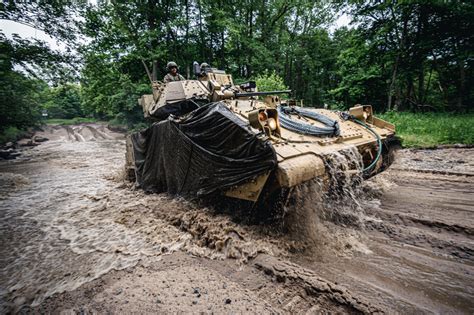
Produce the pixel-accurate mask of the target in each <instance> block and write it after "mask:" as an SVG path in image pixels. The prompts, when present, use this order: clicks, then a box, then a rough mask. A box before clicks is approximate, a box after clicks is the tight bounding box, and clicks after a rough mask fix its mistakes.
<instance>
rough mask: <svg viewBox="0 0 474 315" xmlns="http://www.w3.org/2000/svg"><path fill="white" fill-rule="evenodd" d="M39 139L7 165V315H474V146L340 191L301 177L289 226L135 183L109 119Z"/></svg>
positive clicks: (0, 182) (3, 175) (0, 258)
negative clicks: (126, 173)
mask: <svg viewBox="0 0 474 315" xmlns="http://www.w3.org/2000/svg"><path fill="white" fill-rule="evenodd" d="M39 136H41V137H46V138H48V139H49V141H46V142H43V143H42V144H41V145H39V146H35V147H33V148H28V149H24V150H23V151H22V152H21V153H22V154H21V156H20V157H18V158H17V159H15V160H8V161H0V189H1V193H0V242H1V246H0V268H1V269H0V312H1V313H6V312H18V311H25V312H29V311H31V312H48V313H49V312H53V313H59V312H66V313H68V312H74V313H77V312H82V313H84V312H85V313H89V312H93V313H109V312H112V313H123V312H126V313H130V312H137V313H138V312H139V313H147V312H148V313H149V312H157V311H159V312H176V311H180V312H193V313H194V312H195V313H197V312H205V313H212V312H214V313H226V312H239V313H245V312H255V313H257V312H258V313H308V314H312V313H319V312H323V313H324V312H332V313H333V312H338V313H377V312H381V313H393V312H398V313H420V312H422V313H473V312H474V302H473V300H474V299H473V295H474V285H473V283H474V257H473V255H474V242H473V239H474V216H473V211H474V177H473V174H474V157H473V153H474V149H470V148H448V149H441V150H403V151H401V152H399V155H398V158H397V161H396V163H395V164H394V165H393V166H392V168H391V169H390V170H389V171H387V172H385V173H383V174H380V175H378V176H376V177H375V178H373V179H371V180H369V181H367V182H365V183H363V184H362V185H361V186H358V187H357V188H354V187H352V186H351V185H352V184H351V183H352V178H349V177H348V178H347V186H346V187H345V189H343V191H338V190H336V189H334V190H332V195H331V196H326V195H324V194H322V193H321V183H319V182H318V181H315V182H313V183H310V184H307V185H303V186H302V187H299V188H298V189H297V190H296V191H295V192H294V194H295V198H294V204H293V205H292V206H290V207H289V208H288V209H287V211H288V213H289V216H288V218H291V221H294V222H296V223H294V224H293V225H292V227H293V228H292V229H291V228H290V233H282V229H280V228H276V227H274V226H268V225H266V226H256V225H246V224H242V223H237V222H236V221H235V220H233V218H232V216H230V215H226V214H223V212H226V211H223V210H225V209H211V208H209V207H204V206H202V205H201V204H200V203H197V202H190V201H186V200H182V199H179V198H172V197H170V196H167V195H165V194H160V195H147V194H144V193H143V192H142V191H140V190H136V189H135V188H134V187H133V185H131V184H128V183H125V182H124V181H123V180H122V178H123V174H122V169H123V164H124V151H125V149H124V147H125V141H124V139H123V135H121V134H118V133H114V132H112V131H110V130H109V129H107V127H106V126H104V125H95V124H84V125H81V126H72V127H59V126H56V127H48V128H47V129H45V131H44V132H43V133H41V134H40V135H39ZM331 160H332V162H331V165H332V166H334V173H335V174H338V176H345V175H344V174H345V173H344V169H345V168H347V166H348V165H349V164H351V163H352V164H357V157H355V156H354V155H353V152H352V153H351V152H345V153H344V154H342V155H337V156H334V157H332V159H331ZM346 173H347V172H346ZM351 177H353V176H351ZM344 180H346V178H344ZM298 218H299V219H300V220H298ZM301 218H304V219H303V220H301ZM295 224H296V225H295Z"/></svg>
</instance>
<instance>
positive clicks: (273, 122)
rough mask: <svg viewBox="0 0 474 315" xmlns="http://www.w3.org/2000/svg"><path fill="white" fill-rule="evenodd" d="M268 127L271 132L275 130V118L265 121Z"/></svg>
mask: <svg viewBox="0 0 474 315" xmlns="http://www.w3.org/2000/svg"><path fill="white" fill-rule="evenodd" d="M267 124H268V127H270V129H271V130H275V129H276V128H277V122H276V120H275V118H268V120H267Z"/></svg>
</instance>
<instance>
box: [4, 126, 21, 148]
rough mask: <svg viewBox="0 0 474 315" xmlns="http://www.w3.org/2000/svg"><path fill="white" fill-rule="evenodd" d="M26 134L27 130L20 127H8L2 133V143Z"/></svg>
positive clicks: (15, 139)
mask: <svg viewBox="0 0 474 315" xmlns="http://www.w3.org/2000/svg"><path fill="white" fill-rule="evenodd" d="M25 134H26V133H25V131H23V130H20V129H18V128H17V127H7V128H6V129H4V130H3V131H2V132H1V133H0V144H3V143H7V142H13V141H17V140H19V139H21V138H22V137H23V136H24V135H25Z"/></svg>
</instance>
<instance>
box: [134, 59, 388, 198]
mask: <svg viewBox="0 0 474 315" xmlns="http://www.w3.org/2000/svg"><path fill="white" fill-rule="evenodd" d="M194 70H195V71H194V72H195V74H196V79H195V80H185V81H178V82H170V83H161V82H152V94H147V95H143V96H142V97H141V98H140V99H139V104H140V106H141V107H142V108H143V113H144V116H145V117H146V118H148V119H152V120H154V121H155V123H154V124H153V125H152V126H151V127H150V128H148V129H146V130H144V131H141V132H139V133H136V134H133V135H131V137H130V138H129V139H128V140H127V165H126V167H127V170H128V174H129V175H130V178H133V179H134V180H135V181H136V183H137V185H138V186H140V187H141V188H143V189H144V190H145V191H148V192H169V193H171V194H179V195H191V196H206V195H215V194H218V195H224V196H227V197H231V198H237V199H241V200H247V201H250V202H252V203H257V202H262V201H265V200H266V199H268V198H273V197H272V196H275V195H279V196H285V193H288V192H290V191H291V189H292V188H293V187H296V186H297V185H300V184H302V183H304V182H307V181H310V180H312V179H314V178H317V177H319V178H324V177H327V176H328V165H327V163H326V156H328V155H330V154H333V153H335V152H338V151H343V150H346V149H348V148H352V149H354V148H355V149H356V150H357V151H358V152H359V153H360V163H359V165H354V166H352V167H353V168H354V169H353V170H351V171H352V172H356V173H359V174H361V175H362V177H363V178H369V177H371V176H373V175H375V174H377V173H379V172H381V171H383V170H384V169H386V168H387V167H388V166H389V165H390V164H391V163H392V160H393V152H392V149H393V146H392V144H393V143H394V142H396V141H395V127H394V125H392V124H391V123H389V122H386V121H384V120H382V119H380V118H377V117H375V116H374V114H373V111H372V107H371V106H370V105H355V106H354V107H352V108H350V109H349V111H347V112H339V111H333V110H328V109H322V108H311V107H302V106H298V105H301V103H300V104H298V102H297V101H295V100H291V99H287V98H285V97H282V96H285V95H286V94H289V93H290V92H291V91H270V92H268V91H266V92H259V91H258V90H257V86H256V84H255V82H247V83H244V84H240V85H236V84H234V82H233V79H232V76H231V75H230V74H227V73H225V72H224V71H222V70H218V69H215V68H210V67H208V66H204V67H200V66H199V65H198V64H197V63H195V64H194ZM356 164H357V163H356Z"/></svg>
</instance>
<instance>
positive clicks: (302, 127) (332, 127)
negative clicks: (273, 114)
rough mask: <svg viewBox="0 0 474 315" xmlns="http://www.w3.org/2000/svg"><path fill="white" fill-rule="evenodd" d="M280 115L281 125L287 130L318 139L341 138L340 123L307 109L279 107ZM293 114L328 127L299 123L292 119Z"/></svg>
mask: <svg viewBox="0 0 474 315" xmlns="http://www.w3.org/2000/svg"><path fill="white" fill-rule="evenodd" d="M278 114H279V118H280V124H281V125H282V126H283V128H285V129H289V130H291V131H295V132H298V133H302V134H305V135H311V136H317V137H324V136H328V137H334V136H339V123H338V122H337V120H333V119H331V118H329V117H327V116H324V115H321V114H318V113H315V112H313V111H310V110H307V109H303V108H298V109H296V108H294V107H289V106H279V107H278ZM291 114H295V115H299V116H302V117H306V118H311V119H314V120H316V121H319V122H320V123H322V124H324V125H325V126H326V127H319V126H313V125H310V124H307V123H301V122H298V121H296V120H293V119H292V118H291Z"/></svg>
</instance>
